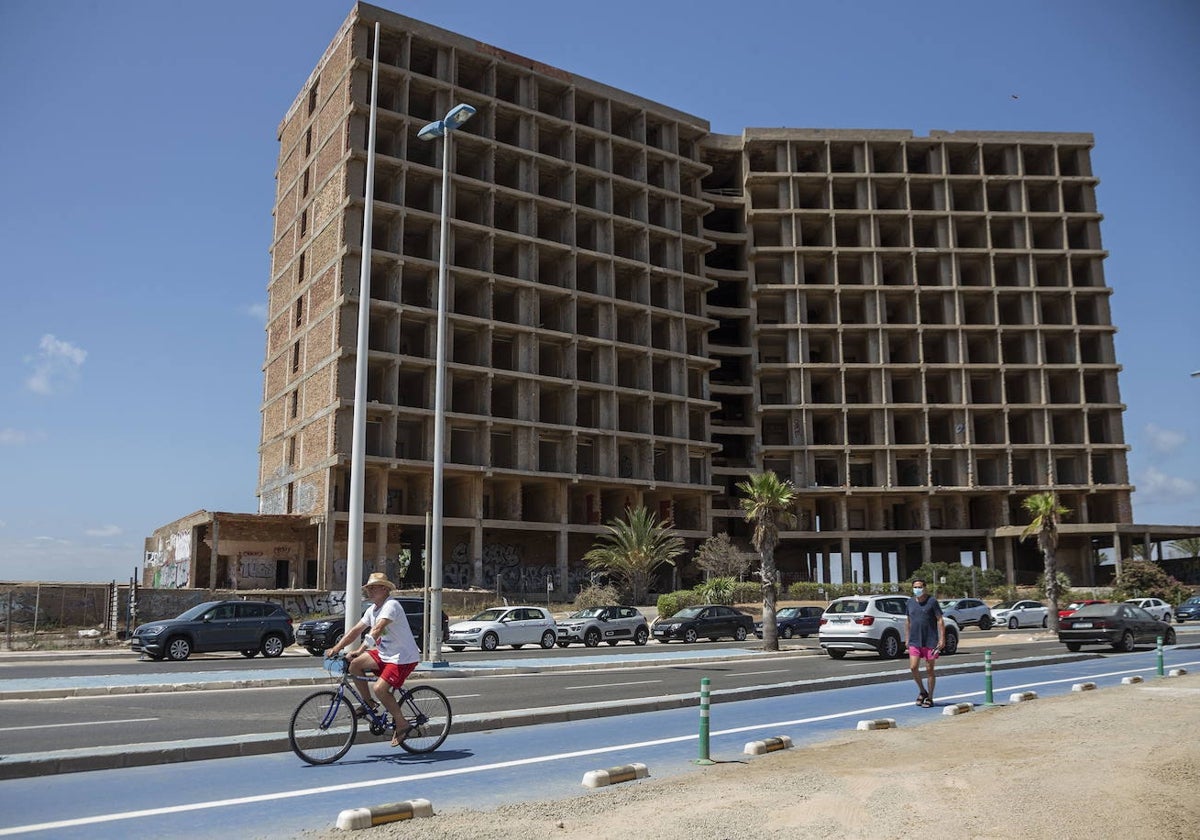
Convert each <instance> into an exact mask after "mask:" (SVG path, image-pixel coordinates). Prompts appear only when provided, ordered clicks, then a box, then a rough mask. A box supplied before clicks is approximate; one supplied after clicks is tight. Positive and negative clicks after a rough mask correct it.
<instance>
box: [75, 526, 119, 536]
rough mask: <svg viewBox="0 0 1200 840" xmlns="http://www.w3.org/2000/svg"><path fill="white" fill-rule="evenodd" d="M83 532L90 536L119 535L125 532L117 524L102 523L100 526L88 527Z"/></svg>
mask: <svg viewBox="0 0 1200 840" xmlns="http://www.w3.org/2000/svg"><path fill="white" fill-rule="evenodd" d="M83 533H85V534H87V535H88V536H89V537H119V536H121V534H123V533H125V532H124V531H122V530H121V529H120V527H118V526H117V525H101V526H100V527H99V528H88V529H87V530H86V531H84V532H83Z"/></svg>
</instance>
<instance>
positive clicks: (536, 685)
mask: <svg viewBox="0 0 1200 840" xmlns="http://www.w3.org/2000/svg"><path fill="white" fill-rule="evenodd" d="M1196 636H1197V640H1198V641H1200V627H1198V628H1197V632H1196ZM1034 638H1035V637H1034V636H1032V635H1031V634H1030V632H1029V631H1018V632H1015V633H1013V632H1009V631H999V632H997V631H989V632H986V633H985V632H981V631H978V630H969V631H967V632H966V633H965V634H964V637H963V644H962V646H961V647H960V651H959V653H958V654H957V655H955V656H953V657H947V658H945V659H943V660H942V662H941V664H940V669H941V671H942V672H943V673H963V672H973V673H978V674H981V673H982V670H983V659H984V651H985V650H987V649H993V666H994V667H995V668H997V669H1001V668H1005V667H1009V666H1011V665H1015V664H1019V663H1024V662H1027V661H1028V660H1030V659H1033V658H1045V657H1057V656H1063V655H1064V654H1065V653H1066V652H1065V650H1064V649H1063V648H1062V646H1061V645H1060V644H1058V643H1057V642H1054V641H1053V640H1050V639H1044V640H1036V641H1034V640H1032V639H1034ZM1181 641H1183V639H1182V638H1181ZM760 646H761V643H751V644H748V645H733V644H720V643H716V644H712V643H700V644H697V645H687V646H684V645H665V646H664V645H655V644H651V645H648V646H647V647H645V648H635V647H632V646H625V645H622V646H620V647H619V648H617V649H615V650H614V649H612V648H608V647H607V646H605V647H600V648H595V649H586V648H568V649H566V650H560V649H555V650H553V651H542V650H540V649H535V650H523V651H508V653H507V655H502V656H500V655H497V654H495V653H493V654H483V653H479V652H476V653H475V654H474V656H472V655H471V654H466V653H464V654H458V655H455V657H456V661H455V664H454V665H452V666H451V667H450V668H447V669H445V671H443V672H434V673H432V674H429V673H423V672H418V674H417V675H416V676H415V677H414V679H430V680H436V684H437V685H438V686H439V687H440V688H442V690H443V691H445V692H446V694H447V695H448V696H449V698H450V701H451V704H452V707H453V709H454V714H455V717H456V719H464V720H465V719H467V718H470V717H477V718H480V719H487V718H489V717H493V716H494V717H496V718H497V721H496V723H497V724H498V725H500V724H502V723H503V720H502V718H503V716H504V715H506V714H510V715H517V714H528V713H530V711H531V710H534V709H546V708H548V707H559V706H582V705H589V704H593V705H595V706H599V707H607V708H602V709H601V710H599V711H596V714H598V715H599V714H619V713H620V712H621V710H622V709H623V708H625V707H628V706H631V705H633V704H637V703H639V702H642V703H645V702H651V701H655V700H656V699H661V698H664V697H671V696H676V695H693V694H695V693H696V692H698V691H699V688H700V680H701V678H702V677H708V678H709V679H710V681H711V687H712V691H713V694H714V702H718V703H719V702H722V701H723V700H724V699H725V698H726V697H728V698H729V699H733V698H735V697H738V696H739V692H745V691H749V690H757V691H758V693H760V694H763V693H770V692H771V691H772V689H771V687H772V686H786V687H785V688H780V689H776V692H777V693H796V692H800V691H815V690H820V689H824V688H829V687H831V686H838V685H841V686H844V685H850V684H854V683H856V682H857V683H862V682H879V681H893V680H898V679H899V680H903V679H905V678H906V674H907V663H906V662H905V661H904V660H892V661H884V660H880V659H878V658H877V657H875V656H872V655H868V654H863V655H851V656H849V657H847V658H845V659H843V660H832V659H830V658H828V657H826V656H824V655H822V654H820V649H819V648H818V647H817V645H816V640H815V639H813V638H810V639H806V640H792V641H789V642H786V643H784V645H783V647H784V648H785V650H784V651H782V652H781V653H780V654H778V655H776V654H766V653H763V652H761V650H760ZM702 654H703V655H707V656H708V657H709V659H708V660H707V661H705V660H702V659H699V658H698V657H700V656H701V655H702ZM1085 655H1089V654H1085ZM656 656H657V657H665V656H671V657H682V658H677V659H665V660H661V661H655V662H653V664H652V663H651V661H650V660H653V659H655V657H656ZM458 657H461V658H458ZM718 657H719V658H718ZM724 657H729V658H724ZM625 663H628V664H625ZM483 664H488V665H491V666H496V667H493V668H492V669H491V670H488V669H485V668H483V667H482V665H483ZM472 665H476V666H481V667H471V666H472ZM181 666H190V667H187V668H186V669H185V668H184V667H181ZM460 666H461V667H460ZM148 670H149V671H151V672H152V674H153V678H154V679H155V680H161V682H162V683H164V685H162V686H159V687H151V686H147V687H146V688H149V689H150V690H147V691H142V692H138V693H130V694H97V695H95V696H82V697H67V698H47V699H36V698H31V699H17V698H16V697H15V695H16V694H17V693H16V692H6V691H5V689H6V687H12V686H15V685H24V686H42V687H45V688H47V689H51V688H53V687H54V686H61V685H63V684H64V683H67V684H70V683H93V682H94V683H97V684H99V683H102V682H104V683H106V684H109V685H112V684H114V683H121V682H122V681H132V680H133V679H134V677H135V676H137V677H139V678H146V677H145V675H146V672H147V671H148ZM230 672H232V676H233V677H235V678H241V677H244V678H249V677H251V676H265V677H270V676H272V675H278V676H279V677H280V678H281V681H283V680H286V679H288V678H289V677H290V678H293V679H295V678H296V675H297V674H302V675H304V677H303V678H304V679H305V680H306V681H309V682H310V684H305V685H278V686H271V687H262V688H257V687H238V688H227V689H222V690H212V689H209V690H177V687H176V686H175V685H173V683H176V682H179V683H182V684H183V685H185V686H186V685H188V684H189V681H190V680H193V679H196V678H197V675H198V674H206V675H208V676H219V677H224V676H227V675H228V674H230ZM312 680H316V681H318V682H319V683H321V686H323V685H325V684H328V680H327V679H325V672H324V671H323V669H321V668H320V660H319V659H316V658H315V657H311V656H309V655H308V654H301V655H299V656H285V657H281V658H279V659H276V660H263V659H261V658H257V659H253V660H246V659H243V658H242V657H241V656H239V655H237V654H233V655H232V656H225V655H211V656H207V657H197V658H195V659H192V660H189V661H188V662H183V663H166V662H154V663H146V662H139V661H137V660H136V658H134V657H129V658H124V657H113V656H102V657H101V656H97V657H85V656H81V657H77V658H76V659H75V660H72V661H64V659H63V657H62V656H61V655H55V656H53V657H48V658H40V657H39V658H36V659H33V660H30V659H27V658H23V659H20V660H17V661H13V660H11V659H9V660H6V661H3V662H0V697H14V699H5V700H0V716H2V718H3V724H0V753H2V754H7V755H13V754H22V753H34V752H40V751H49V750H63V749H80V748H87V747H102V746H110V747H111V746H120V745H130V744H145V743H157V742H172V741H183V740H187V739H199V738H219V737H230V738H236V737H238V736H247V735H267V734H271V735H278V734H280V733H284V732H286V730H287V726H288V720H289V717H290V714H291V711H292V710H293V709H294V708H295V706H296V705H297V704H298V703H299V701H300V700H301V698H303V697H304V696H306V695H307V694H309V693H311V692H312V691H315V690H318V688H319V687H321V686H314V685H312V684H311V681H312ZM192 687H193V688H200V687H201V684H200V683H193V684H192ZM283 748H284V749H286V745H284V747H283Z"/></svg>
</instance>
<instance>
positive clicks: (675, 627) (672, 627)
mask: <svg viewBox="0 0 1200 840" xmlns="http://www.w3.org/2000/svg"><path fill="white" fill-rule="evenodd" d="M682 626H683V625H682V624H681V623H680V622H678V621H676V622H675V623H674V624H668V625H667V629H668V630H678V629H679V628H680V627H682Z"/></svg>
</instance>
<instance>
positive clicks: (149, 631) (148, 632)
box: [138, 626, 167, 636]
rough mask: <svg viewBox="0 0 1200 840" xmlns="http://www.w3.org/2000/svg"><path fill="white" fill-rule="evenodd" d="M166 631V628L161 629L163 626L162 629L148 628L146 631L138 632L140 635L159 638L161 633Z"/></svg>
mask: <svg viewBox="0 0 1200 840" xmlns="http://www.w3.org/2000/svg"><path fill="white" fill-rule="evenodd" d="M166 629H167V628H166V627H161V626H160V627H147V628H145V629H144V630H138V633H140V634H141V635H143V636H157V635H158V634H159V633H161V632H162V631H164V630H166Z"/></svg>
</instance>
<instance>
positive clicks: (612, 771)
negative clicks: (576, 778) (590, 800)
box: [583, 763, 650, 788]
mask: <svg viewBox="0 0 1200 840" xmlns="http://www.w3.org/2000/svg"><path fill="white" fill-rule="evenodd" d="M649 775H650V771H649V770H648V769H647V768H646V765H645V764H638V763H634V764H622V765H621V766H620V767H609V768H608V769H607V770H589V771H588V772H587V773H584V774H583V786H584V787H590V788H597V787H604V786H605V785H615V784H617V783H618V782H632V781H633V780H634V779H644V778H646V777H647V776H649Z"/></svg>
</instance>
